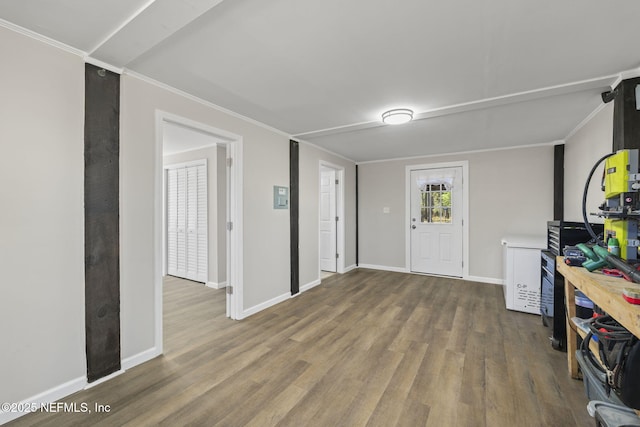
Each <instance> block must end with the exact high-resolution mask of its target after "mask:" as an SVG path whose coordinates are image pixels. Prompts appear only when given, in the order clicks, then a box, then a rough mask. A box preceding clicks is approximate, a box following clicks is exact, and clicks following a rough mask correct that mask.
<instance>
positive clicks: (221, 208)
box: [163, 146, 227, 285]
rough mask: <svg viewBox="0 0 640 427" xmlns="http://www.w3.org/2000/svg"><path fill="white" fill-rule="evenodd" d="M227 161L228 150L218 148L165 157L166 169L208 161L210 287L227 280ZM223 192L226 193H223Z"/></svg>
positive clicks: (213, 147)
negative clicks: (171, 166)
mask: <svg viewBox="0 0 640 427" xmlns="http://www.w3.org/2000/svg"><path fill="white" fill-rule="evenodd" d="M218 156H222V168H220V165H219V164H220V161H219V158H218ZM225 158H226V157H225V148H224V147H222V148H221V147H217V146H212V147H209V148H202V149H199V150H191V151H187V152H184V153H177V154H172V155H169V156H164V157H163V163H164V165H165V166H167V165H172V164H178V163H185V162H190V161H194V160H202V159H206V160H207V178H208V179H207V198H208V205H207V234H208V244H209V246H208V252H209V253H208V256H209V261H208V282H210V283H209V284H210V285H219V284H221V283H223V282H226V280H227V276H226V274H227V273H226V262H227V248H226V240H227V239H226V232H225V228H224V224H225V221H226V206H227V199H226V182H227V176H226V172H227V171H226V167H225V164H224V159H225ZM220 189H222V190H223V192H222V193H221V194H220ZM220 213H222V215H220ZM221 231H222V232H221Z"/></svg>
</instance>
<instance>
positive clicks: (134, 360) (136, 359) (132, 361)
mask: <svg viewBox="0 0 640 427" xmlns="http://www.w3.org/2000/svg"><path fill="white" fill-rule="evenodd" d="M161 354H162V351H160V350H158V349H157V348H156V347H152V348H150V349H148V350H145V351H143V352H141V353H138V354H134V355H133V356H131V357H127V358H126V359H122V362H121V366H122V369H124V370H125V371H127V370H129V369H131V368H133V367H134V366H138V365H141V364H143V363H144V362H148V361H149V360H151V359H155V358H156V357H158V356H160V355H161Z"/></svg>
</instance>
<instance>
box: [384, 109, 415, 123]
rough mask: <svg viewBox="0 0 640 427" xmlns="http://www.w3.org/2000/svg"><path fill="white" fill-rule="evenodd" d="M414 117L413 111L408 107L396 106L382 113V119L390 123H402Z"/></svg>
mask: <svg viewBox="0 0 640 427" xmlns="http://www.w3.org/2000/svg"><path fill="white" fill-rule="evenodd" d="M412 119H413V111H411V110H409V109H408V108H396V109H394V110H389V111H385V112H384V113H382V121H383V122H384V123H386V124H388V125H401V124H403V123H407V122H410V121H411V120H412Z"/></svg>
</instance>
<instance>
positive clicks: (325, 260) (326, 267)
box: [320, 168, 338, 273]
mask: <svg viewBox="0 0 640 427" xmlns="http://www.w3.org/2000/svg"><path fill="white" fill-rule="evenodd" d="M336 217H337V215H336V171H335V170H334V169H328V168H323V169H322V170H321V174H320V270H322V271H330V272H333V273H335V272H336V271H337V263H338V258H337V256H336V254H337V253H338V247H337V234H336V231H337V227H336Z"/></svg>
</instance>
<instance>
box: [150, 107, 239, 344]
mask: <svg viewBox="0 0 640 427" xmlns="http://www.w3.org/2000/svg"><path fill="white" fill-rule="evenodd" d="M163 123H172V124H177V125H180V126H184V127H187V128H191V129H193V130H195V131H199V132H205V133H208V134H210V135H212V136H213V137H215V138H216V139H218V140H220V143H219V144H220V145H222V144H224V145H226V151H227V154H226V155H227V158H231V159H233V160H232V166H231V167H229V165H228V164H227V171H226V174H227V221H228V222H230V223H231V224H232V230H229V228H228V227H227V286H233V293H232V294H227V317H230V318H231V319H234V320H235V319H240V318H242V310H243V264H244V260H243V256H242V254H243V247H242V242H243V233H242V232H243V224H242V218H243V215H242V212H243V206H242V189H243V186H242V185H243V184H242V137H241V136H240V135H236V134H233V133H231V132H227V131H225V130H222V129H218V128H215V127H213V126H209V125H206V124H204V123H200V122H197V121H194V120H191V119H187V118H185V117H181V116H178V115H175V114H172V113H168V112H166V111H162V110H156V114H155V126H156V129H155V130H156V150H155V172H154V174H155V182H154V193H155V198H154V205H155V206H154V218H153V219H154V225H153V227H154V236H155V239H154V240H155V245H154V264H155V266H154V282H155V286H154V291H155V296H154V307H155V319H154V323H155V349H156V351H157V352H158V354H161V353H162V352H163V339H162V330H163V319H162V314H163V308H162V299H163V298H162V276H163V269H164V266H163V264H164V263H163V259H162V258H163V249H164V248H163V246H164V243H163V227H164V212H163V175H164V167H163V161H162V146H163V141H164V135H163V133H164V130H163Z"/></svg>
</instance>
